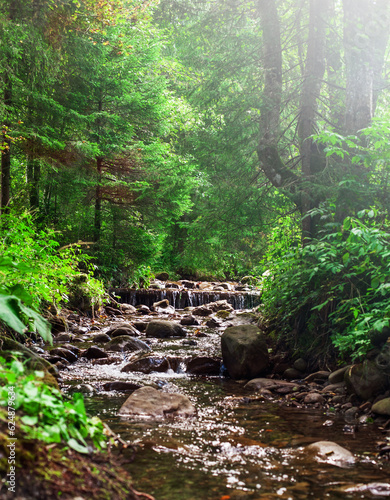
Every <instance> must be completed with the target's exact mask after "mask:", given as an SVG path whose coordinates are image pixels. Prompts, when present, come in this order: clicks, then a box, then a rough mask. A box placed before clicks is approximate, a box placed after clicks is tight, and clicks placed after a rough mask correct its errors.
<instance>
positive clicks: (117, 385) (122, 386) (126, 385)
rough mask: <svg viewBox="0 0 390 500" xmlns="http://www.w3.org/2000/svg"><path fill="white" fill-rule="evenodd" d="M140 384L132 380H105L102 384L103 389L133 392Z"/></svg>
mask: <svg viewBox="0 0 390 500" xmlns="http://www.w3.org/2000/svg"><path fill="white" fill-rule="evenodd" d="M140 388H141V386H140V385H138V384H133V383H132V382H122V381H118V382H106V383H105V384H104V385H103V390H104V391H118V392H134V391H136V390H137V389H140Z"/></svg>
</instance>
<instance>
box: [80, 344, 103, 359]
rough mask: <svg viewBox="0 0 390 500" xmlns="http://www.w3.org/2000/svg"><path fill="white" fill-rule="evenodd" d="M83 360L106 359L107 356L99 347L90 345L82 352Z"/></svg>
mask: <svg viewBox="0 0 390 500" xmlns="http://www.w3.org/2000/svg"><path fill="white" fill-rule="evenodd" d="M83 358H87V359H100V358H108V354H107V353H106V352H104V351H103V350H102V349H100V348H99V347H96V346H94V345H92V346H91V347H88V349H86V350H85V351H84V353H83Z"/></svg>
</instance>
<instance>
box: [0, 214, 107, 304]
mask: <svg viewBox="0 0 390 500" xmlns="http://www.w3.org/2000/svg"><path fill="white" fill-rule="evenodd" d="M1 222H2V226H1V228H0V236H1V240H0V254H1V255H2V258H1V260H0V289H1V290H3V291H5V292H7V293H8V294H9V295H18V297H19V298H20V299H22V300H23V302H25V303H26V304H27V306H29V307H31V308H33V309H38V308H39V306H40V304H41V303H43V302H45V303H46V304H49V305H50V304H51V305H53V306H56V305H58V304H59V303H66V302H67V301H68V295H69V292H70V288H69V287H70V284H71V283H72V282H73V280H74V278H75V277H77V276H79V275H80V274H81V273H80V266H81V265H82V266H83V267H84V268H87V280H86V282H85V283H84V291H85V293H87V294H89V296H90V299H91V302H92V304H97V303H98V302H99V301H100V300H101V298H102V297H103V295H104V289H103V286H102V284H101V283H100V282H99V281H98V280H96V279H95V278H93V276H92V271H93V269H92V266H91V265H90V264H89V263H88V257H86V256H85V255H82V254H81V253H79V248H78V247H77V245H69V246H67V247H64V248H63V249H59V243H58V242H57V239H56V236H57V235H56V233H55V231H54V230H51V229H46V230H45V231H43V230H39V229H37V228H36V227H35V225H34V221H33V218H32V216H31V214H29V213H28V212H25V213H23V214H21V215H19V216H18V217H16V216H15V215H13V214H9V215H5V214H3V215H2V217H1Z"/></svg>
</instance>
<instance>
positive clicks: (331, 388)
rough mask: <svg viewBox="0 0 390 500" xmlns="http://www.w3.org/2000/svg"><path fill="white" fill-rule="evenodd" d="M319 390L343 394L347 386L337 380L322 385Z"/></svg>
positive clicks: (324, 392)
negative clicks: (336, 381) (333, 382)
mask: <svg viewBox="0 0 390 500" xmlns="http://www.w3.org/2000/svg"><path fill="white" fill-rule="evenodd" d="M321 392H322V393H323V394H326V393H329V392H334V393H336V394H345V393H346V392H347V387H346V385H345V383H344V382H339V383H337V384H329V385H327V386H326V387H324V388H323V389H322V390H321Z"/></svg>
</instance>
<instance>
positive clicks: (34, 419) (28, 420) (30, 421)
mask: <svg viewBox="0 0 390 500" xmlns="http://www.w3.org/2000/svg"><path fill="white" fill-rule="evenodd" d="M20 420H21V421H22V422H23V423H24V424H26V425H36V424H37V423H38V416H37V415H23V417H21V419H20Z"/></svg>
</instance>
